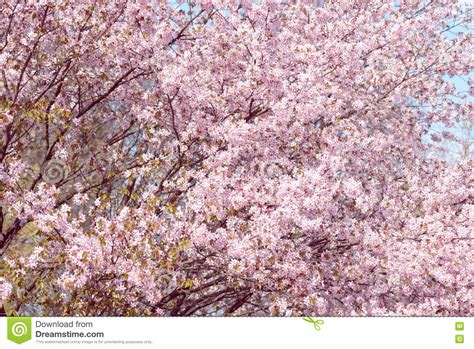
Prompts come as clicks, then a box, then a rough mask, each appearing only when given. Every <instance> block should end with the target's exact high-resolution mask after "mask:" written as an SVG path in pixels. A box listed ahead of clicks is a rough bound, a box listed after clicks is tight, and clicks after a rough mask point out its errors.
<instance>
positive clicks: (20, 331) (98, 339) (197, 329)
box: [0, 317, 474, 349]
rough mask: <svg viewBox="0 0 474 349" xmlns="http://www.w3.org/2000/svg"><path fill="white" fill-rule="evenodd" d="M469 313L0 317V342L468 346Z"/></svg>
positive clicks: (471, 342)
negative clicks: (456, 315)
mask: <svg viewBox="0 0 474 349" xmlns="http://www.w3.org/2000/svg"><path fill="white" fill-rule="evenodd" d="M473 329H474V320H473V318H307V319H306V321H305V320H304V319H302V318H107V317H104V318H90V317H84V318H79V317H75V318H73V317H65V318H8V319H7V318H0V333H1V335H0V347H1V348H10V347H11V348H18V345H19V344H20V345H21V347H24V348H31V347H38V348H45V349H46V348H50V347H55V348H63V347H64V348H73V347H77V346H81V348H84V347H87V348H105V347H109V348H112V346H113V347H114V348H115V347H117V346H124V347H125V346H126V347H130V346H133V347H146V348H201V347H206V348H216V349H217V348H218V349H222V348H239V349H242V348H262V349H263V348H305V349H307V348H354V349H356V348H364V349H365V348H430V349H435V348H440V349H441V348H442V349H446V348H460V349H461V348H473V347H474V331H473Z"/></svg>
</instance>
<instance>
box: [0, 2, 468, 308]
mask: <svg viewBox="0 0 474 349" xmlns="http://www.w3.org/2000/svg"><path fill="white" fill-rule="evenodd" d="M0 10H1V16H0V73H1V75H0V84H1V88H0V108H1V109H0V125H1V148H0V158H1V167H0V183H1V190H0V192H1V198H0V200H1V210H0V217H1V222H2V224H1V227H2V234H1V236H0V251H1V256H2V258H1V260H0V305H1V306H2V307H3V310H4V312H6V313H7V314H9V315H11V314H22V315H26V314H33V315H53V316H54V315H180V316H190V315H303V314H304V315H464V316H466V315H471V316H472V315H473V312H472V309H474V291H473V280H474V278H473V276H474V249H473V243H472V226H473V213H474V211H473V196H474V193H473V189H472V188H473V176H472V166H473V162H472V159H471V160H469V159H466V160H464V161H462V162H460V163H457V164H455V165H454V166H448V164H447V163H446V162H444V161H442V160H439V159H433V158H427V157H426V156H425V154H426V148H427V146H428V145H427V144H426V143H425V142H423V141H422V137H423V136H424V135H425V134H426V133H427V131H428V130H429V129H430V126H431V125H432V124H433V123H435V122H442V123H444V124H445V125H447V127H449V126H450V125H453V124H455V123H456V122H459V121H460V120H465V119H466V118H470V117H471V118H472V115H473V113H472V101H471V100H469V99H468V98H466V96H465V95H463V94H462V93H460V92H458V91H456V89H455V87H454V86H453V84H452V83H450V82H449V81H447V80H446V79H445V77H446V76H450V77H453V76H465V75H467V74H469V73H470V71H472V67H473V64H472V40H473V38H472V34H470V33H469V31H464V32H460V33H458V34H457V35H456V36H455V37H454V38H448V37H446V36H445V35H444V33H446V32H448V31H450V30H453V28H455V27H457V26H469V25H470V24H471V23H472V11H473V7H472V5H465V4H464V5H463V4H461V3H457V2H456V1H453V0H435V1H421V0H400V1H393V0H378V1H375V0H367V1H324V4H323V3H322V2H320V1H315V2H308V1H301V2H299V1H296V2H295V1H289V2H276V1H270V0H268V1H267V0H263V1H259V2H255V3H253V2H251V1H241V2H235V3H232V4H229V3H228V2H224V1H206V2H201V3H187V4H185V5H180V6H175V5H170V3H169V2H168V1H159V0H155V1H143V0H113V1H107V2H105V1H94V0H80V1H71V0H61V1H47V0H43V1H32V0H21V1H20V0H3V1H2V3H1V5H0ZM470 91H471V93H472V89H471V90H470ZM455 101H456V102H455ZM458 101H460V102H458Z"/></svg>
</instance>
